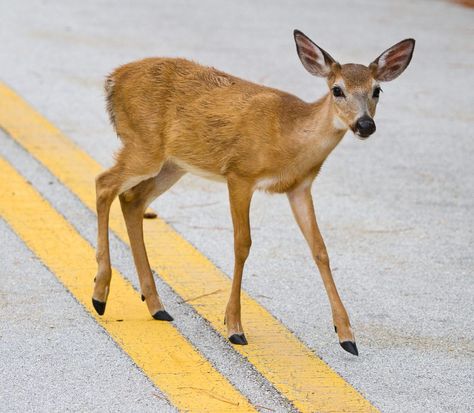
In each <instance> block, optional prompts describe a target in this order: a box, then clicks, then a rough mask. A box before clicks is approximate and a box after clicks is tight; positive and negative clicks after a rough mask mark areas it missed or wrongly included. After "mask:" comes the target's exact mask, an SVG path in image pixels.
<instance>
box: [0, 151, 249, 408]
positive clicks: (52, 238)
mask: <svg viewBox="0 0 474 413" xmlns="http://www.w3.org/2000/svg"><path fill="white" fill-rule="evenodd" d="M0 176H2V177H6V178H2V179H1V180H0V216H2V217H3V218H4V219H5V220H6V221H7V222H8V223H9V225H10V226H11V227H12V228H13V230H14V231H15V232H16V233H17V234H18V235H19V236H20V237H21V238H22V239H23V241H24V242H25V243H26V245H27V246H28V247H29V248H30V249H31V250H32V251H33V252H34V253H35V254H36V255H37V256H38V257H39V258H40V259H41V260H42V261H43V262H44V264H45V265H46V266H47V267H48V268H49V269H50V270H51V271H52V272H53V273H54V274H56V276H57V277H58V278H59V280H60V281H61V282H62V283H63V284H64V285H65V286H66V288H67V289H68V290H69V291H71V293H72V294H73V295H74V297H75V298H76V299H77V300H78V301H79V302H80V303H81V304H82V305H83V306H84V307H86V308H87V310H88V311H89V312H90V313H91V314H93V315H94V317H95V319H96V320H97V322H98V323H99V324H100V325H101V326H102V327H103V328H104V329H105V330H106V331H107V332H108V333H109V334H110V335H111V336H112V337H113V339H114V340H115V341H116V342H117V343H118V344H119V346H120V347H122V349H123V350H124V351H125V352H126V353H127V354H128V355H129V356H130V357H131V358H132V359H133V361H134V362H135V363H136V364H137V365H138V366H139V367H140V368H141V369H143V371H144V372H145V373H146V375H147V376H148V377H149V378H150V379H151V380H152V381H153V382H154V383H155V384H156V385H157V386H158V387H159V388H160V389H161V390H162V391H163V392H164V393H166V395H167V396H168V398H169V400H170V401H171V402H172V403H173V404H174V405H175V406H176V407H178V409H180V410H181V411H192V412H212V413H214V412H224V411H225V412H255V411H256V410H255V409H254V408H252V407H251V406H250V404H249V403H248V401H247V400H246V399H245V398H244V397H243V396H242V395H241V394H240V393H239V392H238V391H237V390H236V389H234V388H233V387H232V385H231V384H230V383H229V382H228V381H227V380H226V379H225V378H224V377H223V376H222V375H221V374H220V373H218V372H217V371H216V370H215V369H214V368H213V367H212V365H211V364H210V363H209V362H208V361H207V360H206V359H204V357H203V356H201V355H200V354H199V353H198V352H197V351H196V350H195V349H194V348H193V347H192V345H191V344H190V343H188V341H187V340H186V339H185V338H184V337H183V336H182V335H181V334H180V333H179V332H178V330H177V329H176V328H175V327H173V325H172V324H170V323H167V322H157V321H154V320H153V319H151V318H150V315H149V314H148V311H147V310H146V307H145V306H144V305H143V304H142V303H141V301H140V298H139V294H138V293H137V292H136V291H135V290H134V289H133V287H132V286H131V285H130V283H129V282H128V281H126V280H125V279H124V278H123V276H122V275H121V274H120V273H119V272H118V271H115V270H114V274H113V281H112V288H111V293H110V296H111V297H110V298H111V299H110V302H109V303H108V304H107V313H106V315H105V316H103V317H98V316H96V315H95V311H94V309H93V308H92V304H91V290H92V276H93V274H94V273H95V271H96V265H95V260H94V250H93V249H92V247H91V246H90V245H89V244H88V243H87V242H86V241H85V240H84V239H83V238H82V237H81V236H80V235H79V234H78V233H77V232H76V230H75V229H74V228H73V227H72V226H71V224H69V223H68V222H67V221H66V220H65V219H64V218H63V217H62V216H61V215H59V213H58V212H56V211H55V210H54V209H53V208H52V207H51V206H50V205H49V204H48V203H47V202H46V201H45V200H44V199H43V198H42V197H41V196H40V195H39V194H38V193H37V192H36V191H35V190H34V189H33V188H32V187H31V186H30V185H28V183H27V182H26V181H25V179H24V178H23V177H21V176H20V175H19V174H18V173H17V172H16V171H15V170H14V169H13V168H12V167H11V166H10V165H9V164H8V163H7V162H5V161H4V160H3V159H2V158H0ZM66 245H67V251H66V252H65V253H64V251H65V250H64V248H65V246H66ZM119 320H123V321H119ZM99 373H100V372H99Z"/></svg>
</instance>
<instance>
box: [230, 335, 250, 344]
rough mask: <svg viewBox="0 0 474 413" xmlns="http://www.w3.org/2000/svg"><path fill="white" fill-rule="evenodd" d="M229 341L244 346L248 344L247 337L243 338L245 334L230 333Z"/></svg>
mask: <svg viewBox="0 0 474 413" xmlns="http://www.w3.org/2000/svg"><path fill="white" fill-rule="evenodd" d="M229 341H230V342H231V343H232V344H237V345H240V346H246V345H247V344H248V342H247V339H246V338H245V334H243V333H242V334H232V335H231V336H230V337H229Z"/></svg>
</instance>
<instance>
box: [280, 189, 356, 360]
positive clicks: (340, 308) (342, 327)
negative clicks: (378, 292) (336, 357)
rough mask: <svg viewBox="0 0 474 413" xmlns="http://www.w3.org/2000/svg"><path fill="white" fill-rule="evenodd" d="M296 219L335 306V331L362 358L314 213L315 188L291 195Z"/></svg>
mask: <svg viewBox="0 0 474 413" xmlns="http://www.w3.org/2000/svg"><path fill="white" fill-rule="evenodd" d="M287 195H288V199H289V201H290V205H291V209H292V211H293V215H294V216H295V219H296V222H297V223H298V225H299V227H300V229H301V232H302V233H303V235H304V237H305V238H306V241H307V242H308V245H309V247H310V249H311V253H312V255H313V258H314V260H315V262H316V265H317V266H318V269H319V272H320V274H321V278H322V279H323V283H324V287H325V288H326V292H327V294H328V297H329V302H330V304H331V310H332V316H333V321H334V328H335V330H336V333H337V335H338V337H339V343H340V344H341V346H342V348H343V349H344V350H346V351H348V352H349V353H351V354H354V355H356V356H357V355H359V353H358V350H357V346H356V343H355V340H354V334H353V333H352V328H351V323H350V321H349V317H348V315H347V312H346V309H345V308H344V305H343V304H342V301H341V298H340V297H339V293H338V292H337V289H336V284H335V283H334V279H333V277H332V273H331V268H330V266H329V257H328V254H327V251H326V246H325V245H324V241H323V238H322V236H321V233H320V232H319V228H318V224H317V221H316V215H315V213H314V206H313V198H312V196H311V186H310V185H303V186H300V187H298V188H296V189H294V190H293V191H291V192H288V194H287Z"/></svg>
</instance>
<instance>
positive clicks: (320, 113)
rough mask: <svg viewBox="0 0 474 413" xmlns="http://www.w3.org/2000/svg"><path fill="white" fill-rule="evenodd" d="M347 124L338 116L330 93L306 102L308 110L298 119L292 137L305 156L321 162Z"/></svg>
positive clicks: (343, 132)
mask: <svg viewBox="0 0 474 413" xmlns="http://www.w3.org/2000/svg"><path fill="white" fill-rule="evenodd" d="M347 129H348V128H347V126H345V125H344V124H343V123H342V121H341V120H340V119H339V118H338V116H337V114H336V113H335V109H334V106H333V103H332V97H331V95H330V94H327V95H325V96H323V97H322V98H321V99H319V100H318V101H316V102H314V103H311V104H308V111H307V112H306V113H305V114H304V115H303V116H302V117H301V118H300V119H298V122H297V126H296V128H295V130H294V138H295V139H296V140H297V141H298V143H299V144H300V145H301V147H300V150H302V151H303V152H304V153H305V154H306V156H309V157H311V158H312V159H313V160H314V162H316V163H322V162H323V161H324V160H325V159H326V157H327V156H328V155H329V154H330V153H331V151H332V150H333V149H334V148H335V147H336V146H337V144H338V143H339V142H340V141H341V139H342V137H343V136H344V134H345V133H346V132H347Z"/></svg>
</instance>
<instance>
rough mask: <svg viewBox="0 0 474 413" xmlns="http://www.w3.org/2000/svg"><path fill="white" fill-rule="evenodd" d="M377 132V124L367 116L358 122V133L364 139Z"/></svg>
mask: <svg viewBox="0 0 474 413" xmlns="http://www.w3.org/2000/svg"><path fill="white" fill-rule="evenodd" d="M374 132H375V122H374V120H373V119H372V118H371V117H370V116H367V115H364V116H362V117H361V118H359V119H358V120H357V123H356V133H357V134H358V135H359V136H362V137H363V138H367V137H368V136H370V135H372V134H373V133H374Z"/></svg>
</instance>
